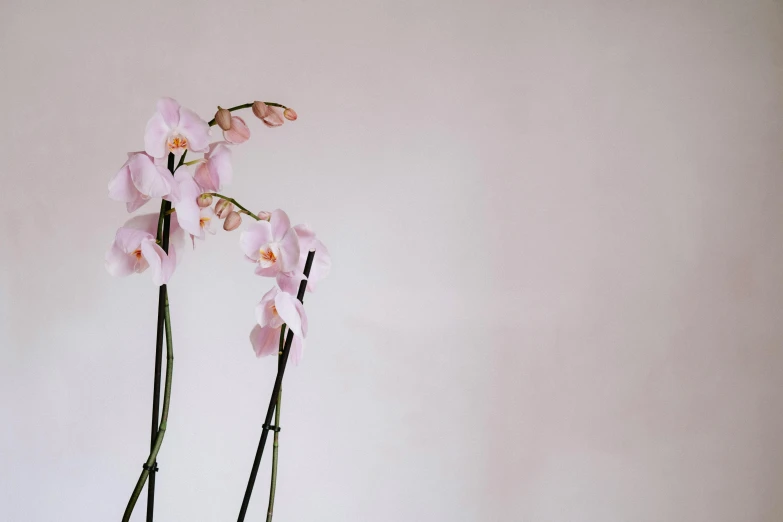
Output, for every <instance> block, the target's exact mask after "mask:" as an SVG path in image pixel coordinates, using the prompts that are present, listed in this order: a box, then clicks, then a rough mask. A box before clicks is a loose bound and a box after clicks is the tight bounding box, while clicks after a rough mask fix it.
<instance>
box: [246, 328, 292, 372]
mask: <svg viewBox="0 0 783 522" xmlns="http://www.w3.org/2000/svg"><path fill="white" fill-rule="evenodd" d="M280 330H281V329H280V328H272V327H271V326H264V327H261V326H258V325H255V326H254V327H253V329H252V330H251V331H250V344H251V345H252V346H253V351H255V352H256V357H266V356H268V355H272V354H275V353H278V351H279V349H280V344H279V343H280ZM303 356H304V339H302V338H301V337H297V336H294V338H293V340H292V342H291V351H290V352H289V354H288V360H290V361H292V362H293V363H294V364H299V362H300V361H301V360H302V357H303Z"/></svg>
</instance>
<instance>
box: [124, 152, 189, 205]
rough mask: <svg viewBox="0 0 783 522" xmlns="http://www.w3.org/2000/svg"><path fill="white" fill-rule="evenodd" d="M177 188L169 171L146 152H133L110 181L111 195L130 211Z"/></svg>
mask: <svg viewBox="0 0 783 522" xmlns="http://www.w3.org/2000/svg"><path fill="white" fill-rule="evenodd" d="M172 190H176V187H175V184H174V180H173V179H172V178H171V174H170V173H169V171H168V170H167V169H166V168H165V167H163V166H161V165H156V164H155V161H154V160H153V159H152V158H151V157H150V156H149V155H147V154H145V153H144V152H131V153H129V154H128V161H126V162H125V164H124V165H123V166H122V168H121V169H120V170H119V172H117V174H115V175H114V178H112V180H111V181H110V182H109V197H110V198H111V199H113V200H115V201H122V202H124V203H125V207H126V208H127V209H128V212H133V211H135V210H136V209H138V208H139V207H141V206H142V205H144V204H145V203H146V202H147V201H148V200H149V199H150V198H161V197H164V196H168V195H169V194H171V192H172Z"/></svg>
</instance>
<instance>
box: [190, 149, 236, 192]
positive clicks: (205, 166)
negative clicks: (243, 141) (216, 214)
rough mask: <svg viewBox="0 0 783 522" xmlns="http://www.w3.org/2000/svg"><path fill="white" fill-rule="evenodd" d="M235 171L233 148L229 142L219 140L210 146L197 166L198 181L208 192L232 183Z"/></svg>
mask: <svg viewBox="0 0 783 522" xmlns="http://www.w3.org/2000/svg"><path fill="white" fill-rule="evenodd" d="M233 175H234V171H233V169H232V167H231V149H230V148H229V147H228V144H227V142H225V141H218V142H216V143H213V144H211V145H210V146H209V151H207V152H206V153H205V154H204V161H202V162H201V163H199V164H198V166H197V167H196V175H195V176H194V178H195V180H196V183H198V185H199V187H201V188H202V189H203V190H204V191H206V192H217V191H219V190H220V189H221V188H222V187H223V186H225V185H228V184H229V183H231V179H232V178H233Z"/></svg>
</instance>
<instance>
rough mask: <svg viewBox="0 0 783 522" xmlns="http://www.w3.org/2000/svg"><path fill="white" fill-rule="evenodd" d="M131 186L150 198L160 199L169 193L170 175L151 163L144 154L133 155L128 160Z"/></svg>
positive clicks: (150, 159)
mask: <svg viewBox="0 0 783 522" xmlns="http://www.w3.org/2000/svg"><path fill="white" fill-rule="evenodd" d="M128 168H129V169H130V175H131V179H132V180H133V185H134V186H135V187H136V189H138V191H139V192H140V193H141V194H143V195H145V196H147V197H150V198H160V197H163V196H166V195H168V194H169V193H170V192H171V186H172V183H171V175H170V174H169V172H168V171H167V170H166V169H165V168H163V167H161V166H159V165H155V164H154V163H153V162H152V158H150V157H149V156H147V155H146V154H142V153H139V154H135V155H134V156H133V157H131V158H130V159H128Z"/></svg>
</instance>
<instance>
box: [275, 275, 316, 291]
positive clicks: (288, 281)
mask: <svg viewBox="0 0 783 522" xmlns="http://www.w3.org/2000/svg"><path fill="white" fill-rule="evenodd" d="M303 279H305V276H304V274H302V273H301V272H299V273H296V272H279V273H278V274H277V286H279V287H280V290H282V291H283V292H287V293H289V294H292V295H293V294H296V293H297V292H299V283H300V282H301V281H302V280H303ZM308 286H309V285H308Z"/></svg>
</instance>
